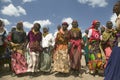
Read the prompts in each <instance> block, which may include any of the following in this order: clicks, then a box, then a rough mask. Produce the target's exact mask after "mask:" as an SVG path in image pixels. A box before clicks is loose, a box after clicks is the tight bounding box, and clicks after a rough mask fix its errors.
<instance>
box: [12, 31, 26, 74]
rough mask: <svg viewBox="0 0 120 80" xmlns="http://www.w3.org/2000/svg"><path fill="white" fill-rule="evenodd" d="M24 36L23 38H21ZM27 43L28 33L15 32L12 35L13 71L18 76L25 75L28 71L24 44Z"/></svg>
mask: <svg viewBox="0 0 120 80" xmlns="http://www.w3.org/2000/svg"><path fill="white" fill-rule="evenodd" d="M21 36H22V37H21ZM25 41H26V33H25V32H24V31H14V32H13V33H12V40H11V42H12V43H13V44H12V50H13V53H12V55H11V62H12V63H11V65H12V70H13V71H14V72H15V73H16V74H20V73H25V72H26V71H27V62H26V59H25V56H24V50H25V46H24V43H25Z"/></svg>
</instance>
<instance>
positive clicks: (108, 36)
mask: <svg viewBox="0 0 120 80" xmlns="http://www.w3.org/2000/svg"><path fill="white" fill-rule="evenodd" d="M114 41H115V36H114V32H113V31H111V30H107V29H106V31H104V32H103V34H102V43H103V44H102V48H103V51H104V53H105V56H106V64H105V66H106V65H107V62H108V59H109V57H110V55H111V52H112V48H113V44H114Z"/></svg>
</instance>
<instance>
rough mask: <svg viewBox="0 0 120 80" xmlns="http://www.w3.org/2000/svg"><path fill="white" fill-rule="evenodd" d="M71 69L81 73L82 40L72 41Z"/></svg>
mask: <svg viewBox="0 0 120 80" xmlns="http://www.w3.org/2000/svg"><path fill="white" fill-rule="evenodd" d="M70 42H71V49H70V67H71V68H72V69H75V70H78V71H80V68H81V56H82V53H81V40H71V41H70Z"/></svg>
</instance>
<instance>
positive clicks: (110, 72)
mask: <svg viewBox="0 0 120 80" xmlns="http://www.w3.org/2000/svg"><path fill="white" fill-rule="evenodd" d="M113 12H114V13H116V15H117V19H116V28H117V33H116V44H115V46H114V47H113V49H112V53H111V56H110V58H109V60H108V63H107V66H106V68H105V78H104V80H120V1H118V2H117V3H115V5H114V7H113Z"/></svg>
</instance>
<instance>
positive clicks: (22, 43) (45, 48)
mask: <svg viewBox="0 0 120 80" xmlns="http://www.w3.org/2000/svg"><path fill="white" fill-rule="evenodd" d="M113 12H114V13H116V15H117V16H118V17H117V19H116V27H113V23H112V22H111V21H106V26H102V27H100V24H101V23H100V21H99V20H93V22H92V25H91V26H90V27H88V28H87V29H86V30H85V35H84V36H82V32H81V30H80V28H79V24H78V22H77V20H73V22H72V28H71V29H70V30H68V29H67V28H68V26H69V24H68V23H67V22H63V23H62V24H61V25H58V27H57V28H58V31H57V32H56V33H55V35H52V33H50V32H49V28H48V27H43V28H42V32H41V31H40V29H41V25H40V24H39V23H34V25H33V27H32V28H31V30H30V31H29V32H28V34H26V32H25V31H24V27H23V22H18V23H17V24H16V27H15V28H12V29H11V32H9V34H7V33H6V31H5V28H4V26H5V24H4V22H3V21H2V20H0V65H1V66H0V70H2V68H4V64H5V62H6V61H7V62H8V63H9V66H10V69H11V71H12V73H13V74H12V76H15V75H18V74H22V73H27V72H29V73H30V77H31V78H32V77H34V75H35V73H36V72H41V71H42V72H46V73H47V72H60V73H62V74H68V73H76V74H77V75H78V76H80V77H82V72H81V57H82V55H83V53H82V50H84V56H85V61H86V68H85V69H86V73H90V74H93V75H94V76H95V75H97V73H99V70H103V71H104V72H105V78H104V80H119V79H120V77H119V76H120V74H119V73H120V71H119V70H120V69H119V67H120V64H119V61H120V58H119V56H120V55H119V51H120V48H119V47H120V38H119V37H120V1H118V2H117V3H116V4H115V5H114V7H113ZM6 54H9V57H7V58H6V57H5V56H6Z"/></svg>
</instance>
